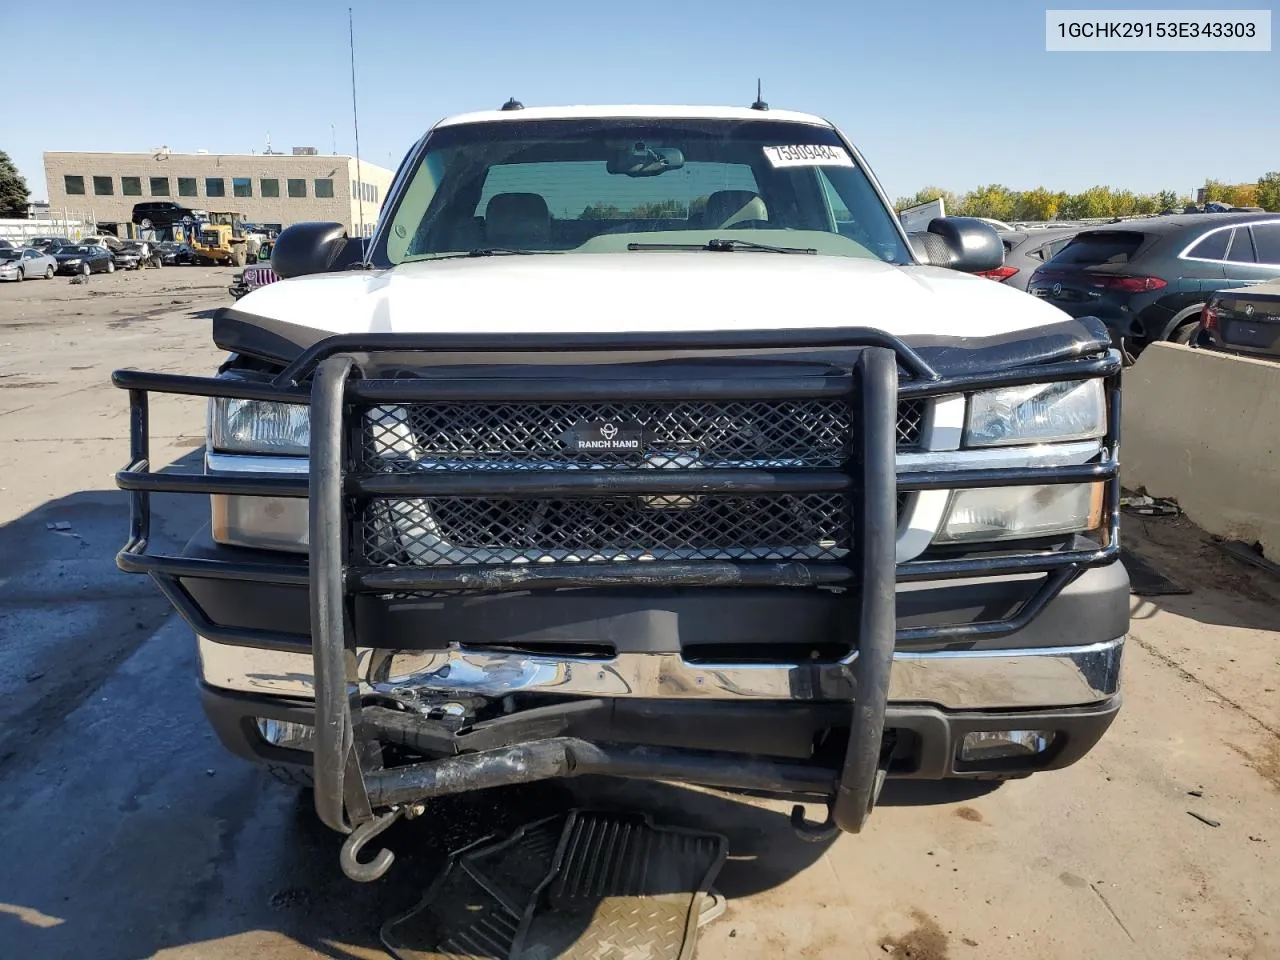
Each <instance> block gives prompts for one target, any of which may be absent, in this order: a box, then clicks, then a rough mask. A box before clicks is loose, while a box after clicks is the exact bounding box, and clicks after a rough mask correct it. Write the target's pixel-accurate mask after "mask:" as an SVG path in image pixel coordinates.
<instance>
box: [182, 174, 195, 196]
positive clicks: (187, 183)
mask: <svg viewBox="0 0 1280 960" xmlns="http://www.w3.org/2000/svg"><path fill="white" fill-rule="evenodd" d="M178 196H180V197H194V196H196V178H195V177H179V178H178Z"/></svg>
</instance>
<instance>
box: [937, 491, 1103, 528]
mask: <svg viewBox="0 0 1280 960" xmlns="http://www.w3.org/2000/svg"><path fill="white" fill-rule="evenodd" d="M1103 486H1104V485H1103V484H1101V483H1058V484H1048V485H1045V486H1036V487H985V488H981V489H973V490H957V491H956V492H955V493H954V494H952V497H951V508H950V510H949V511H948V512H947V519H946V522H945V523H943V525H942V529H941V530H940V531H938V534H937V536H936V537H934V542H935V543H975V542H987V543H989V542H991V541H993V540H1026V539H1028V538H1031V537H1049V536H1056V535H1060V534H1064V533H1080V532H1084V531H1086V530H1094V529H1096V528H1098V527H1099V526H1101V525H1102V493H1103Z"/></svg>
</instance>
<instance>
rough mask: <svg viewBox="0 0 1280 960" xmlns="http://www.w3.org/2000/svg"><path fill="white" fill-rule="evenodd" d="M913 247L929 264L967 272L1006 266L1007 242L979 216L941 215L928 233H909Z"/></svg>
mask: <svg viewBox="0 0 1280 960" xmlns="http://www.w3.org/2000/svg"><path fill="white" fill-rule="evenodd" d="M908 238H909V239H910V240H911V247H912V249H913V250H914V251H915V253H916V256H918V257H919V258H920V259H921V260H923V261H924V262H925V263H929V264H932V265H933V266H936V267H950V268H951V269H952V270H960V271H963V272H964V273H981V272H982V271H984V270H995V269H996V268H997V267H1002V266H1004V244H1003V243H1002V242H1001V240H1000V235H999V234H998V233H996V230H995V227H993V226H991V224H989V223H986V222H984V221H982V220H979V219H978V218H977V217H938V218H937V219H935V220H931V221H930V222H929V229H928V231H927V232H924V233H912V234H908Z"/></svg>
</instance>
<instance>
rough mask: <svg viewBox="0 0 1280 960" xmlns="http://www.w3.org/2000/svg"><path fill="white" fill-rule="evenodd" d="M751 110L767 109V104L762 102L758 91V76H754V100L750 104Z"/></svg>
mask: <svg viewBox="0 0 1280 960" xmlns="http://www.w3.org/2000/svg"><path fill="white" fill-rule="evenodd" d="M751 109H752V110H768V109H769V105H768V104H767V103H765V102H764V97H763V96H762V95H761V93H760V78H759V77H756V102H755V103H753V104H752V105H751Z"/></svg>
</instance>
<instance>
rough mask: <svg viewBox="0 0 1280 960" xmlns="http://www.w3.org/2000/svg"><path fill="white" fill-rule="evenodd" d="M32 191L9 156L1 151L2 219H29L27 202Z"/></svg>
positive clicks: (0, 195)
mask: <svg viewBox="0 0 1280 960" xmlns="http://www.w3.org/2000/svg"><path fill="white" fill-rule="evenodd" d="M30 196H31V191H30V190H28V189H27V181H26V180H24V179H23V178H22V175H21V174H20V173H18V168H17V167H15V166H14V165H13V161H12V160H10V159H9V155H8V154H7V153H5V152H4V151H3V150H0V218H3V219H5V220H25V219H27V201H28V199H29V198H30Z"/></svg>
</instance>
